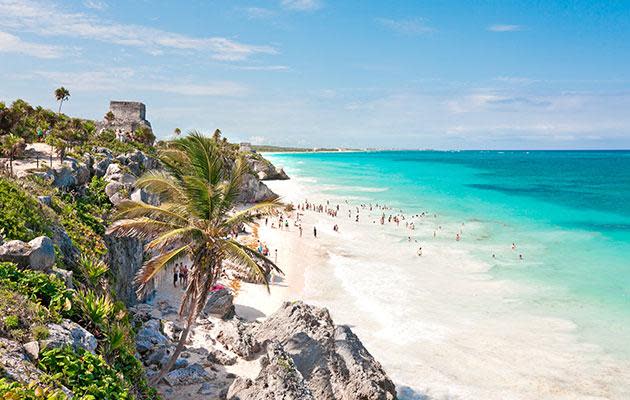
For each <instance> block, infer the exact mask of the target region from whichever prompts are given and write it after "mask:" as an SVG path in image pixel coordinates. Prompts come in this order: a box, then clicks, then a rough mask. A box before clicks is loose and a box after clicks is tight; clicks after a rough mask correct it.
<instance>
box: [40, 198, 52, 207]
mask: <svg viewBox="0 0 630 400" xmlns="http://www.w3.org/2000/svg"><path fill="white" fill-rule="evenodd" d="M37 200H38V201H39V202H40V203H41V204H43V205H45V206H48V207H50V206H51V205H52V197H50V196H37Z"/></svg>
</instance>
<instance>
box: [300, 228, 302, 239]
mask: <svg viewBox="0 0 630 400" xmlns="http://www.w3.org/2000/svg"><path fill="white" fill-rule="evenodd" d="M300 237H302V225H300Z"/></svg>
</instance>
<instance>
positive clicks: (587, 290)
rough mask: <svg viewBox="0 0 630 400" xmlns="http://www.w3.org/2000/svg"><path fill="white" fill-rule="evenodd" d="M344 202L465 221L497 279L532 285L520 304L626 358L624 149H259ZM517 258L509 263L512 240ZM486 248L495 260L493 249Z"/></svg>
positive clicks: (629, 274) (629, 296) (627, 167)
mask: <svg viewBox="0 0 630 400" xmlns="http://www.w3.org/2000/svg"><path fill="white" fill-rule="evenodd" d="M269 156H270V158H271V159H272V161H274V163H276V164H278V165H282V166H285V167H286V168H287V169H288V170H289V171H290V172H291V171H293V172H294V173H296V174H298V175H299V176H300V177H307V178H311V179H310V183H309V180H306V183H305V184H307V185H309V184H310V185H317V186H318V187H319V188H320V190H321V191H323V192H324V193H330V194H331V195H332V194H334V195H337V196H342V197H346V198H347V199H348V200H349V201H351V202H353V203H357V204H358V203H367V202H378V203H386V204H388V205H391V206H394V207H396V208H402V209H403V210H404V211H405V212H406V213H410V214H416V213H420V212H422V211H429V212H431V213H437V214H439V215H440V218H443V219H445V220H448V221H451V222H453V223H455V222H456V223H460V222H461V223H464V224H466V226H474V227H475V229H474V230H472V233H471V234H470V235H468V236H467V240H474V241H475V243H476V246H475V248H476V249H477V250H476V251H475V253H474V256H475V257H478V258H479V259H481V260H484V261H485V262H488V263H490V264H491V265H492V269H491V271H490V272H491V274H492V275H493V276H494V277H495V278H497V279H512V280H516V281H519V282H524V283H526V284H528V285H530V286H532V287H534V288H536V289H538V290H536V291H535V293H536V294H535V295H532V296H531V297H530V298H527V299H525V303H524V304H525V305H524V307H527V310H528V311H534V312H539V313H541V314H544V315H553V316H560V317H563V318H568V319H571V320H572V321H574V322H575V323H576V324H577V326H578V332H579V333H580V334H581V335H582V336H583V337H584V339H586V340H588V341H591V342H594V343H597V344H599V345H601V346H602V347H603V348H604V349H605V350H607V351H609V352H611V353H614V354H617V355H623V356H624V357H630V344H629V343H628V341H627V338H628V337H630V152H628V151H584V152H583V151H529V152H526V151H461V152H424V151H422V152H421V151H395V152H371V153H315V154H297V153H294V154H288V153H284V154H281V153H276V154H272V155H269ZM513 242H515V243H517V246H518V249H517V251H518V253H522V254H523V256H524V259H525V261H523V262H515V261H514V257H513V252H512V255H510V252H511V250H510V245H511V243H513ZM492 254H496V259H494V258H492V257H491V255H492Z"/></svg>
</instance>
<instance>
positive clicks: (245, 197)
mask: <svg viewBox="0 0 630 400" xmlns="http://www.w3.org/2000/svg"><path fill="white" fill-rule="evenodd" d="M277 197H278V195H276V194H275V193H274V192H272V191H271V189H269V188H268V187H267V185H265V184H264V183H262V182H261V181H260V180H258V177H256V176H254V175H252V174H245V176H243V180H242V183H241V192H240V194H239V197H238V201H239V202H241V203H258V202H260V201H265V200H271V199H275V198H277Z"/></svg>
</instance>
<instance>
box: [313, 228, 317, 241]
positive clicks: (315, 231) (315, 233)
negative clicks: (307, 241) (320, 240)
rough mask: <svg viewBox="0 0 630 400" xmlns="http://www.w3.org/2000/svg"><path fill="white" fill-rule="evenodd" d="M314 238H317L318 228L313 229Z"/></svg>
mask: <svg viewBox="0 0 630 400" xmlns="http://www.w3.org/2000/svg"><path fill="white" fill-rule="evenodd" d="M313 236H315V237H316V238H317V227H315V226H314V227H313Z"/></svg>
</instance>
